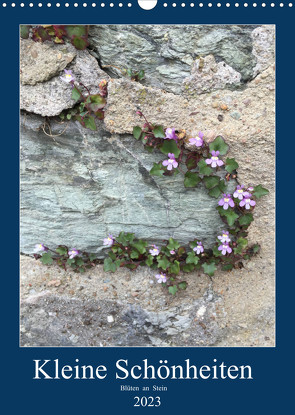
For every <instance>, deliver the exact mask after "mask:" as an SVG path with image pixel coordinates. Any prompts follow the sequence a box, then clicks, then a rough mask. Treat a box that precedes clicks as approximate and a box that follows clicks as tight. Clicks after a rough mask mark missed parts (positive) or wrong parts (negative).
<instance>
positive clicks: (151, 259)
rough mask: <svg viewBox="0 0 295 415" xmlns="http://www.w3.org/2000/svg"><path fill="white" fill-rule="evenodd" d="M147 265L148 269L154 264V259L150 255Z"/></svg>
mask: <svg viewBox="0 0 295 415" xmlns="http://www.w3.org/2000/svg"><path fill="white" fill-rule="evenodd" d="M145 263H146V265H147V266H148V267H150V266H151V265H152V264H153V263H154V257H153V256H152V255H149V256H148V259H147V260H146V261H145Z"/></svg>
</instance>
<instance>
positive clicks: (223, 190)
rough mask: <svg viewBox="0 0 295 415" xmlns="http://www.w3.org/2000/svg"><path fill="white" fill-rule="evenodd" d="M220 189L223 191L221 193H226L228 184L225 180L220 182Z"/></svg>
mask: <svg viewBox="0 0 295 415" xmlns="http://www.w3.org/2000/svg"><path fill="white" fill-rule="evenodd" d="M218 189H219V190H220V191H221V193H225V189H226V183H225V181H224V180H220V182H219V184H218Z"/></svg>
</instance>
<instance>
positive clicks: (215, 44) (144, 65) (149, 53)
mask: <svg viewBox="0 0 295 415" xmlns="http://www.w3.org/2000/svg"><path fill="white" fill-rule="evenodd" d="M255 27H256V26H252V25H240V26H234V25H185V26H183V25H133V26H132V25H97V26H92V27H91V29H90V44H91V46H92V47H93V49H94V51H95V53H96V56H97V57H98V59H99V60H100V62H101V65H102V67H105V70H106V71H107V72H108V73H110V74H112V75H116V76H121V72H120V70H118V69H117V68H115V66H116V67H118V68H120V69H121V70H122V69H124V68H125V69H126V68H132V69H134V70H139V69H143V70H145V72H146V79H145V81H144V84H145V85H147V86H152V87H155V88H161V89H164V90H165V91H168V92H173V93H175V94H181V93H182V91H183V85H182V83H183V81H184V79H185V78H186V77H188V76H190V74H191V68H192V66H193V63H194V61H195V60H196V59H197V58H198V57H205V56H207V55H210V54H211V55H214V56H215V58H216V60H217V61H218V62H220V61H224V62H225V64H226V65H228V66H230V67H231V68H233V70H234V71H237V72H239V73H240V77H241V80H242V81H243V82H246V81H249V80H251V79H252V78H253V77H254V76H255V75H256V73H254V67H255V65H256V56H255V55H253V53H252V49H253V40H252V37H251V34H252V31H253V29H255ZM109 65H111V66H109Z"/></svg>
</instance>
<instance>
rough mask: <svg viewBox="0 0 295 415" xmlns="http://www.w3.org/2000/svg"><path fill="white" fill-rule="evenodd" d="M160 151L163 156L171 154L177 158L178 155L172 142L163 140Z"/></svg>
mask: <svg viewBox="0 0 295 415" xmlns="http://www.w3.org/2000/svg"><path fill="white" fill-rule="evenodd" d="M160 150H161V151H162V153H164V154H168V153H173V154H174V156H175V158H177V157H178V156H179V154H180V149H179V148H178V147H177V144H176V142H175V141H174V140H165V141H164V143H163V144H162V146H161V147H160Z"/></svg>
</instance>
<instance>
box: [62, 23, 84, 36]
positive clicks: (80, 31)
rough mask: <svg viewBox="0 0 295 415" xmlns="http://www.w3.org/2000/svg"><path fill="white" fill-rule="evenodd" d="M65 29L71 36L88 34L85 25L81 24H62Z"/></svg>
mask: <svg viewBox="0 0 295 415" xmlns="http://www.w3.org/2000/svg"><path fill="white" fill-rule="evenodd" d="M64 28H65V31H66V33H67V36H68V37H70V38H71V37H72V36H79V37H81V36H87V35H88V30H87V27H86V26H82V25H68V26H64Z"/></svg>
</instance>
